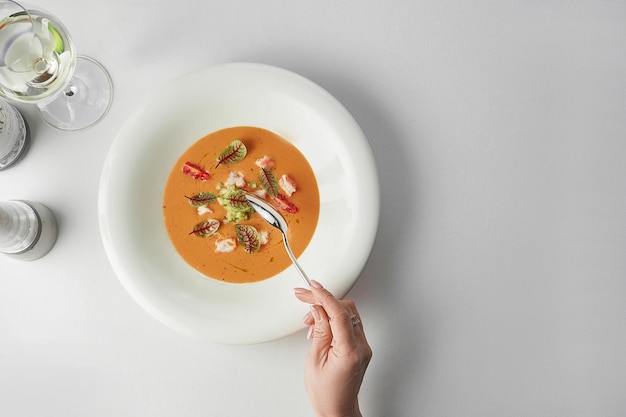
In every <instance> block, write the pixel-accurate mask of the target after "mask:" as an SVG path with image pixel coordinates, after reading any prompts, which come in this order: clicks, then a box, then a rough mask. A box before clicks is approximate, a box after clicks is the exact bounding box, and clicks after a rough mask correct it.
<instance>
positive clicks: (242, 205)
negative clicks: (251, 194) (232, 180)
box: [224, 190, 252, 211]
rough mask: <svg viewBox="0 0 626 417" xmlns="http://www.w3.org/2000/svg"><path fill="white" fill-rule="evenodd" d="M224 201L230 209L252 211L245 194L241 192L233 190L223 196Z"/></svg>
mask: <svg viewBox="0 0 626 417" xmlns="http://www.w3.org/2000/svg"><path fill="white" fill-rule="evenodd" d="M224 200H225V202H226V204H227V205H229V206H230V207H231V208H232V209H234V210H238V211H249V210H250V209H252V206H251V205H250V202H249V201H248V199H247V198H246V193H245V192H244V191H242V190H235V191H231V192H229V193H226V194H225V195H224Z"/></svg>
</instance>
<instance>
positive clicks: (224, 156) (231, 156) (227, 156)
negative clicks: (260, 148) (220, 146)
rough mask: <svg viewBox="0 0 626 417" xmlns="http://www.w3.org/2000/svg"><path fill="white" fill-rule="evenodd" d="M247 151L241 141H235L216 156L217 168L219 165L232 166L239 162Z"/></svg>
mask: <svg viewBox="0 0 626 417" xmlns="http://www.w3.org/2000/svg"><path fill="white" fill-rule="evenodd" d="M247 153H248V150H247V149H246V145H244V144H243V142H242V141H240V140H239V139H236V140H234V141H232V142H231V143H230V145H228V147H227V148H226V149H224V150H223V151H222V152H221V153H220V154H219V155H218V156H217V166H216V167H218V166H220V164H221V163H225V164H234V163H237V162H239V161H241V160H242V159H243V158H245V157H246V154H247Z"/></svg>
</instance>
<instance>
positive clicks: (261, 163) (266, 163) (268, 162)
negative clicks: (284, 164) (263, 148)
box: [255, 155, 276, 169]
mask: <svg viewBox="0 0 626 417" xmlns="http://www.w3.org/2000/svg"><path fill="white" fill-rule="evenodd" d="M255 164H256V165H257V166H258V167H259V168H270V169H272V168H274V166H275V165H276V164H275V163H274V160H273V159H272V158H270V157H269V156H267V155H265V156H264V157H263V158H259V159H257V160H256V162H255Z"/></svg>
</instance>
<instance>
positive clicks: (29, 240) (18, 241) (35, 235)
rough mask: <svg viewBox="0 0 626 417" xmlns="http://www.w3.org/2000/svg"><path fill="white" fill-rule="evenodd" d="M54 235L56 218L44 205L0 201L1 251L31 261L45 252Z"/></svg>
mask: <svg viewBox="0 0 626 417" xmlns="http://www.w3.org/2000/svg"><path fill="white" fill-rule="evenodd" d="M56 239H57V224H56V220H55V218H54V214H52V212H51V211H50V209H48V208H47V207H46V206H44V205H43V204H41V203H37V202H33V201H23V200H11V201H0V253H3V254H5V255H8V256H10V257H12V258H15V259H19V260H23V261H34V260H35V259H39V258H41V257H42V256H44V255H45V254H47V253H48V252H49V251H50V249H52V247H53V246H54V244H55V243H56Z"/></svg>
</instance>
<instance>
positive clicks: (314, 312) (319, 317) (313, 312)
mask: <svg viewBox="0 0 626 417" xmlns="http://www.w3.org/2000/svg"><path fill="white" fill-rule="evenodd" d="M311 314H312V315H313V318H314V319H315V321H318V320H319V319H321V316H320V313H319V311H317V309H316V308H315V307H314V306H311Z"/></svg>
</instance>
